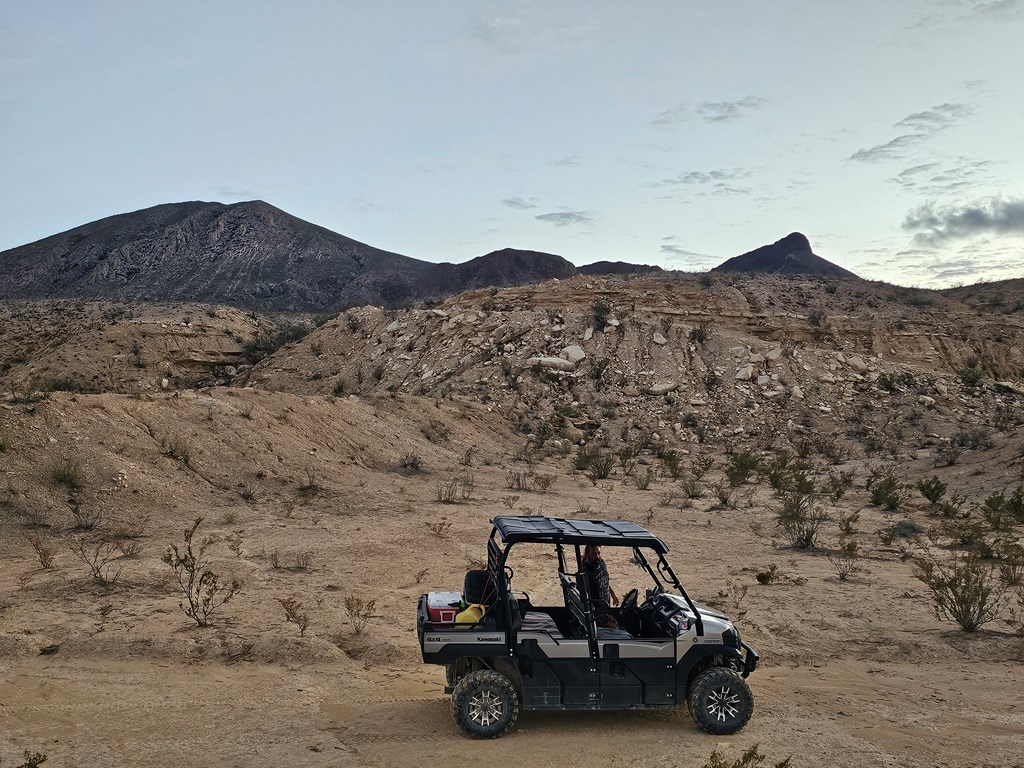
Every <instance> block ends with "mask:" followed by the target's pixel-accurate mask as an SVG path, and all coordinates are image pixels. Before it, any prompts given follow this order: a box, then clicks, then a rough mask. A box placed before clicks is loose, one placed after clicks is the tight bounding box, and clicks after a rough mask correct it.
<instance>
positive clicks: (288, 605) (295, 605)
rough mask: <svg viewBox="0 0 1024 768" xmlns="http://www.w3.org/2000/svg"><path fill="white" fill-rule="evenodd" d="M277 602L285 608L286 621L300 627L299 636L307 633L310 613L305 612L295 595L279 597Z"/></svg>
mask: <svg viewBox="0 0 1024 768" xmlns="http://www.w3.org/2000/svg"><path fill="white" fill-rule="evenodd" d="M277 602H279V603H280V604H281V607H282V608H284V618H285V621H287V622H289V623H291V624H294V625H295V626H297V627H298V628H299V637H304V636H305V635H306V628H307V627H308V626H309V614H308V613H305V612H303V610H302V603H300V602H299V601H298V600H297V599H295V598H294V597H279V598H278V599H277Z"/></svg>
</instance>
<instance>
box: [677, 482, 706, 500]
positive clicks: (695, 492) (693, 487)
mask: <svg viewBox="0 0 1024 768" xmlns="http://www.w3.org/2000/svg"><path fill="white" fill-rule="evenodd" d="M680 487H681V488H682V489H683V493H685V494H686V498H688V499H703V498H704V494H705V490H704V483H702V482H701V481H700V479H699V478H696V477H684V478H683V480H682V482H681V483H680Z"/></svg>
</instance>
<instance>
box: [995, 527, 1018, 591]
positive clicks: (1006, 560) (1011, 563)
mask: <svg viewBox="0 0 1024 768" xmlns="http://www.w3.org/2000/svg"><path fill="white" fill-rule="evenodd" d="M994 549H995V555H996V557H997V558H998V563H997V565H996V567H997V568H998V569H999V579H1000V581H1002V582H1003V584H1005V585H1006V586H1007V587H1019V586H1020V585H1021V583H1022V582H1024V547H1022V546H1021V545H1020V543H1019V542H1018V541H1017V539H1016V538H1012V537H1011V538H1006V539H1001V540H1000V541H999V542H998V543H997V544H996V545H995V547H994Z"/></svg>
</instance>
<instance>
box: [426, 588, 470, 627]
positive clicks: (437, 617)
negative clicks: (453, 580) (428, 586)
mask: <svg viewBox="0 0 1024 768" xmlns="http://www.w3.org/2000/svg"><path fill="white" fill-rule="evenodd" d="M460 602H462V595H461V594H459V593H458V592H428V593H427V614H428V615H429V616H430V620H431V621H437V622H441V623H444V624H452V623H454V622H455V614H457V613H458V612H459V603H460Z"/></svg>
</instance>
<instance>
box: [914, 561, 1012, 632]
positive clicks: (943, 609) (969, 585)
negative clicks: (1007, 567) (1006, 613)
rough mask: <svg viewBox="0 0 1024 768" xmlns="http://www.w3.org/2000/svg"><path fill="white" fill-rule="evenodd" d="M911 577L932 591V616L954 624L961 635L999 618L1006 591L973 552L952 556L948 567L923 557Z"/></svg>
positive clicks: (987, 566) (916, 564)
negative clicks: (933, 606)
mask: <svg viewBox="0 0 1024 768" xmlns="http://www.w3.org/2000/svg"><path fill="white" fill-rule="evenodd" d="M914 576H916V577H917V578H918V579H920V580H921V581H923V582H924V584H925V586H927V587H928V589H929V590H931V593H932V601H933V602H934V604H935V617H936V618H937V619H940V620H941V619H946V620H949V621H955V622H956V623H957V624H959V625H960V629H962V630H963V631H964V632H974V631H976V630H978V629H980V628H981V627H982V626H984V625H985V624H987V623H988V622H990V621H992V620H993V619H995V618H996V617H998V616H999V612H1000V610H1001V609H1002V607H1003V605H1004V604H1005V600H1004V595H1005V589H1004V587H1003V586H1002V584H1000V582H999V579H998V577H997V576H996V574H995V572H994V571H993V569H992V566H991V565H989V564H987V563H985V562H983V561H982V559H981V557H979V556H978V555H977V554H975V553H967V554H965V555H962V556H961V555H956V554H954V555H953V559H952V561H951V562H950V563H949V565H948V566H943V565H941V564H940V563H939V562H938V561H936V560H932V559H927V558H922V559H919V560H917V561H916V562H915V569H914Z"/></svg>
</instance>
